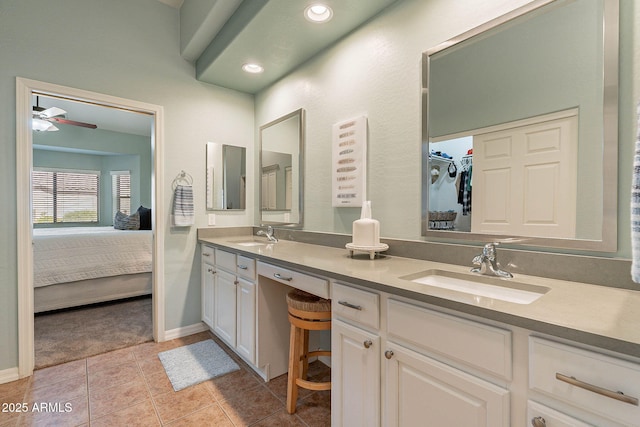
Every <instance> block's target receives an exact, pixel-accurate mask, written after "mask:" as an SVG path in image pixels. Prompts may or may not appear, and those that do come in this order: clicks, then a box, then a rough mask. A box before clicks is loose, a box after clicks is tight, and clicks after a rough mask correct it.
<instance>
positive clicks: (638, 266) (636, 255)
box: [631, 103, 640, 283]
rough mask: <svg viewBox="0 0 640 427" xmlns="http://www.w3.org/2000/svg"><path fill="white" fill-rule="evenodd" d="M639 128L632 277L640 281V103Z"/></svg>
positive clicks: (639, 111)
mask: <svg viewBox="0 0 640 427" xmlns="http://www.w3.org/2000/svg"><path fill="white" fill-rule="evenodd" d="M636 113H637V117H638V129H637V130H636V148H635V154H634V156H633V180H632V182H631V254H632V260H631V279H633V281H634V282H636V283H640V103H638V108H637V111H636Z"/></svg>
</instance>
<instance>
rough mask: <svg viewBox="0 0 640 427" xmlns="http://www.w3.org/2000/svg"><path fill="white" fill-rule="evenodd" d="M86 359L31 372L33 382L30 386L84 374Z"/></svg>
mask: <svg viewBox="0 0 640 427" xmlns="http://www.w3.org/2000/svg"><path fill="white" fill-rule="evenodd" d="M86 375H87V360H86V359H82V360H76V361H74V362H68V363H63V364H61V365H56V366H51V367H48V368H44V369H38V370H37V371H34V372H33V382H32V384H31V387H32V388H34V389H36V388H39V387H42V386H46V385H51V384H53V383H56V382H59V381H62V380H66V379H68V378H73V377H78V376H83V377H84V376H86Z"/></svg>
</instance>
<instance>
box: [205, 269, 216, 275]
mask: <svg viewBox="0 0 640 427" xmlns="http://www.w3.org/2000/svg"><path fill="white" fill-rule="evenodd" d="M207 271H208V272H209V273H211V274H216V271H215V270H214V269H213V268H207Z"/></svg>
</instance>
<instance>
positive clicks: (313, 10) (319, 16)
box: [304, 3, 333, 22]
mask: <svg viewBox="0 0 640 427" xmlns="http://www.w3.org/2000/svg"><path fill="white" fill-rule="evenodd" d="M304 17H305V18H307V20H309V21H311V22H327V21H328V20H330V19H331V18H332V17H333V10H331V8H330V7H329V6H325V5H324V4H319V3H316V4H312V5H311V6H308V7H307V8H306V9H305V10H304Z"/></svg>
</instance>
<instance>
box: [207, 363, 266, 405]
mask: <svg viewBox="0 0 640 427" xmlns="http://www.w3.org/2000/svg"><path fill="white" fill-rule="evenodd" d="M204 384H205V385H206V386H207V387H208V388H209V389H210V390H211V393H212V394H213V396H214V397H215V398H216V399H217V400H218V401H223V400H229V399H235V398H237V397H240V396H244V395H246V394H247V392H249V391H250V390H254V389H255V388H257V387H261V385H260V383H259V382H258V379H257V378H256V377H255V376H254V375H252V374H250V373H249V372H248V371H247V370H246V369H240V370H239V371H235V372H230V373H228V374H226V375H223V376H221V377H218V378H214V379H212V380H209V381H206V382H205V383H204Z"/></svg>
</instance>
